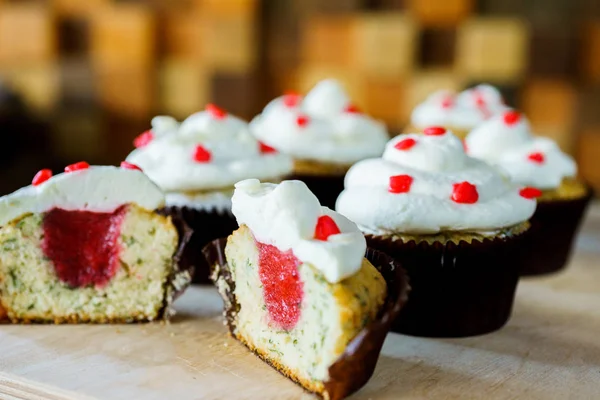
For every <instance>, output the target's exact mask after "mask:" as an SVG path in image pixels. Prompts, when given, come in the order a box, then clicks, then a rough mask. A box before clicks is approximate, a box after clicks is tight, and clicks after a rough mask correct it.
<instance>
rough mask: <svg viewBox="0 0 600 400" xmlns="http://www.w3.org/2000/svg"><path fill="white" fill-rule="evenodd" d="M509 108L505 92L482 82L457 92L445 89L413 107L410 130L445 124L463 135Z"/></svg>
mask: <svg viewBox="0 0 600 400" xmlns="http://www.w3.org/2000/svg"><path fill="white" fill-rule="evenodd" d="M504 110H506V106H505V105H504V101H503V99H502V95H501V94H500V92H499V91H498V90H497V89H496V88H494V87H493V86H490V85H478V86H475V87H473V88H470V89H467V90H465V91H463V92H460V93H459V94H458V95H455V94H454V93H452V92H449V91H446V90H441V91H438V92H435V93H433V94H431V95H430V96H429V97H428V98H427V99H426V100H425V101H424V102H423V103H421V104H419V105H418V106H417V107H415V109H414V110H413V112H412V114H411V117H410V122H411V124H410V125H409V126H408V127H407V128H406V132H420V131H421V130H423V129H425V128H426V127H428V126H443V127H445V128H447V129H449V130H451V131H452V132H454V134H455V135H456V136H458V137H459V138H464V137H465V136H466V135H467V133H469V131H470V130H471V129H473V128H475V127H476V126H477V125H479V124H481V123H482V122H483V121H485V120H486V119H488V118H490V117H491V116H493V115H496V114H498V113H501V112H502V111H504Z"/></svg>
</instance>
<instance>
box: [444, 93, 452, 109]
mask: <svg viewBox="0 0 600 400" xmlns="http://www.w3.org/2000/svg"><path fill="white" fill-rule="evenodd" d="M441 105H442V108H450V107H452V106H454V99H452V97H450V96H447V97H444V98H443V99H442V102H441Z"/></svg>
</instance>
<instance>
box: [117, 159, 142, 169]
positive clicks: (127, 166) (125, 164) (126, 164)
mask: <svg viewBox="0 0 600 400" xmlns="http://www.w3.org/2000/svg"><path fill="white" fill-rule="evenodd" d="M121 168H123V169H136V170H138V171H141V170H142V169H141V168H140V167H138V166H137V165H135V164H132V163H130V162H127V161H121Z"/></svg>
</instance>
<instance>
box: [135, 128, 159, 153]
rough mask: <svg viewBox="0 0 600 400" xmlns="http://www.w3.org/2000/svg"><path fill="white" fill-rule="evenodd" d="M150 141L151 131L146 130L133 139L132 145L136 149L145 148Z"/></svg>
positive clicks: (152, 136) (151, 137)
mask: <svg viewBox="0 0 600 400" xmlns="http://www.w3.org/2000/svg"><path fill="white" fill-rule="evenodd" d="M152 139H154V135H153V134H152V131H151V130H147V131H146V132H144V133H142V134H141V135H139V136H138V137H136V138H135V139H133V145H134V146H135V148H136V149H139V148H140V147H144V146H147V145H148V144H149V143H150V142H151V141H152Z"/></svg>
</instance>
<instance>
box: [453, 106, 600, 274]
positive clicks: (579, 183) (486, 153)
mask: <svg viewBox="0 0 600 400" xmlns="http://www.w3.org/2000/svg"><path fill="white" fill-rule="evenodd" d="M465 144H466V146H467V151H468V153H469V154H470V155H471V156H473V157H477V158H480V159H482V160H485V161H487V162H489V163H490V164H493V165H495V166H497V167H498V168H500V169H501V170H502V171H503V172H504V173H506V174H507V175H508V176H509V177H510V179H511V180H512V181H513V182H515V183H517V184H520V185H526V186H531V187H533V188H535V191H536V192H537V193H536V194H537V195H538V196H539V198H538V207H537V210H536V212H535V214H534V216H533V218H532V219H531V223H532V232H533V234H532V246H531V254H530V260H529V262H527V263H526V264H525V269H524V270H523V274H524V275H538V274H545V273H550V272H555V271H558V270H560V269H562V268H563V267H564V266H565V265H566V264H567V263H568V260H569V255H570V253H571V247H572V245H573V241H574V239H575V237H576V234H577V229H578V227H579V224H580V222H581V219H582V216H583V214H584V212H585V209H586V207H587V205H588V203H589V201H590V199H591V197H592V191H591V189H590V188H589V186H587V185H586V184H585V183H584V182H583V180H581V179H580V178H578V176H577V164H576V163H575V161H574V160H573V158H572V157H570V156H569V155H567V154H565V153H563V152H562V151H561V150H560V148H559V146H558V145H557V144H556V142H554V141H553V140H551V139H548V138H545V137H540V136H535V135H533V134H532V132H531V127H530V125H529V122H528V120H527V118H526V117H525V116H524V115H523V114H521V113H519V112H517V111H515V110H509V111H506V112H504V113H503V114H500V115H498V116H496V117H494V118H492V119H490V120H489V121H487V122H485V123H484V124H482V125H480V126H479V127H477V128H476V129H474V130H473V131H472V132H471V133H470V134H469V135H468V136H467V138H466V140H465Z"/></svg>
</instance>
